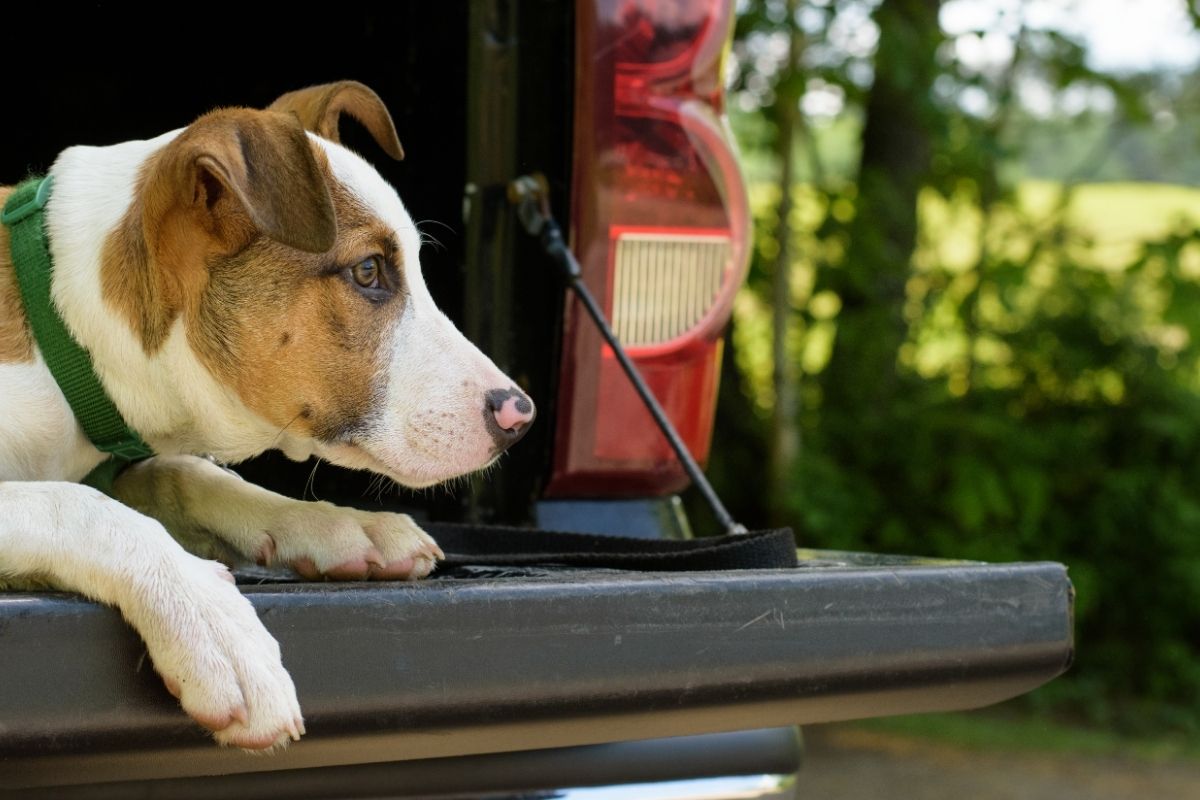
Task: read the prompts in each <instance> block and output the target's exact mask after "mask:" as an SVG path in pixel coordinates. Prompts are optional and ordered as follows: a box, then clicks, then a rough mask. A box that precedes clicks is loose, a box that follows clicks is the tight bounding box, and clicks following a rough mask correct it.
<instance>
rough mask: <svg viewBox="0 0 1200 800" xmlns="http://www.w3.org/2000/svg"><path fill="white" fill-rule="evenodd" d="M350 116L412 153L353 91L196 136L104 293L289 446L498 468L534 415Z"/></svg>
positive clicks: (173, 146)
mask: <svg viewBox="0 0 1200 800" xmlns="http://www.w3.org/2000/svg"><path fill="white" fill-rule="evenodd" d="M342 114H346V115H349V116H351V117H353V118H355V119H356V120H358V121H359V122H361V123H362V124H363V125H364V126H365V127H366V129H367V130H368V131H369V132H370V133H371V135H372V136H373V138H374V139H375V140H376V141H377V142H378V143H379V145H380V146H381V147H382V148H383V150H384V151H385V152H387V153H388V154H389V155H391V156H393V157H396V158H399V157H401V156H402V155H403V153H402V150H401V148H400V142H399V140H398V139H397V137H396V132H395V128H394V126H393V123H392V120H391V117H390V116H389V115H388V112H387V109H386V108H385V107H384V105H383V103H382V102H381V101H380V99H379V97H378V96H376V95H375V93H374V92H372V91H371V90H370V89H368V88H366V87H365V86H362V85H361V84H357V83H353V82H344V83H338V84H329V85H326V86H317V87H313V88H310V89H304V90H301V91H298V92H292V93H289V94H287V95H284V96H283V97H281V98H279V100H277V101H276V102H275V103H274V104H272V106H271V107H270V108H268V109H266V110H252V109H223V110H218V111H214V112H212V113H210V114H207V115H205V116H203V117H201V118H200V119H198V120H197V121H196V122H194V123H193V124H192V125H190V126H188V127H187V128H186V129H184V130H183V131H182V132H181V133H180V134H179V135H178V136H176V137H175V138H173V139H172V140H171V141H170V142H169V143H168V144H167V145H166V146H165V147H163V148H162V149H161V150H159V151H158V152H156V153H155V155H154V156H153V157H152V158H151V159H150V161H149V162H147V163H146V165H145V166H144V167H143V171H142V176H141V182H140V185H139V188H138V191H137V194H136V196H135V199H134V207H133V208H132V209H131V211H130V213H129V214H128V215H127V216H126V218H125V222H124V223H123V224H122V225H121V226H120V227H119V228H118V229H117V230H116V231H115V232H114V233H113V235H112V236H111V237H110V238H109V241H108V242H107V244H106V252H105V257H104V258H103V260H102V263H103V265H104V266H103V270H102V272H103V274H102V282H103V286H104V292H105V295H106V298H107V299H108V300H109V301H110V302H115V303H116V304H117V305H118V306H124V307H123V308H122V311H124V312H125V314H126V316H127V317H128V319H129V320H130V321H131V322H132V324H133V326H134V329H135V332H136V333H137V335H138V336H139V337H140V338H141V342H142V345H143V347H144V348H145V349H146V351H147V352H148V353H154V352H155V351H156V350H157V349H159V348H161V347H162V346H163V345H164V344H165V343H166V341H167V340H168V338H169V337H170V336H171V335H172V330H174V329H176V327H177V325H179V324H182V325H183V327H184V330H185V332H186V337H187V342H188V345H189V347H190V349H191V350H192V351H194V352H195V353H196V355H197V357H198V358H199V359H200V361H202V362H203V363H204V365H205V366H206V367H207V369H208V371H209V372H210V373H211V374H212V375H213V376H214V377H215V378H216V379H217V381H218V382H219V383H221V384H223V385H224V386H225V387H226V388H227V389H228V390H230V391H231V392H233V393H235V394H236V396H237V398H238V399H239V400H240V403H241V404H242V405H243V406H244V407H245V409H246V413H248V414H254V415H257V416H258V417H260V418H261V419H263V420H265V421H266V422H267V423H269V424H270V425H271V426H274V427H277V428H278V429H280V430H283V431H286V435H287V437H288V439H289V440H290V441H295V440H296V439H297V437H299V438H300V439H302V440H303V441H304V442H306V443H307V445H308V446H309V447H310V448H311V450H312V451H313V452H316V453H317V454H319V455H321V456H323V457H325V458H328V459H329V460H331V461H334V462H335V463H339V464H342V465H344V466H349V467H354V468H363V469H370V470H372V471H374V472H378V473H381V474H385V475H388V476H389V477H391V478H393V479H395V480H396V481H398V482H400V483H402V484H404V485H407V486H413V487H420V486H428V485H431V484H435V483H438V482H441V481H444V480H447V479H449V478H452V477H455V476H457V475H461V474H464V473H467V472H471V471H473V470H476V469H479V468H481V467H483V466H485V465H487V464H488V463H490V462H491V461H493V460H494V459H495V458H496V457H497V456H498V455H499V453H500V452H501V451H503V450H504V449H505V448H506V447H508V446H509V445H511V444H512V443H513V442H515V441H516V440H517V439H519V438H520V437H521V436H522V434H523V433H524V432H525V431H526V430H527V428H528V426H529V424H530V423H531V422H532V421H533V417H534V409H533V404H532V403H531V402H530V400H529V398H528V397H526V396H525V394H524V393H522V392H521V391H520V390H519V389H518V388H517V387H516V385H515V384H514V383H513V381H512V380H511V379H509V378H508V377H507V376H505V375H504V374H503V373H502V372H501V371H500V370H499V369H497V368H496V366H495V365H494V364H493V363H492V362H491V360H489V359H488V358H487V357H486V356H485V355H483V353H481V352H480V351H479V350H478V349H476V348H475V347H474V346H473V345H472V344H471V343H470V342H469V341H467V339H466V338H465V337H464V336H463V335H462V334H461V333H459V332H458V330H456V329H455V328H454V326H453V325H452V324H451V322H450V321H449V320H448V319H447V318H446V317H445V315H443V314H442V313H441V312H440V311H439V310H438V309H437V307H436V306H435V305H434V302H433V299H432V297H431V296H430V294H429V291H428V289H427V288H426V286H425V283H424V280H423V279H422V276H421V266H420V261H419V249H420V236H419V234H418V231H417V228H416V226H415V225H414V223H413V220H412V219H411V218H410V217H409V215H408V212H407V211H405V208H404V205H403V204H402V203H401V202H400V198H399V197H398V196H397V195H396V192H395V191H394V190H393V189H392V188H391V187H390V186H389V185H388V184H387V183H386V182H385V181H384V180H383V179H382V178H381V177H380V175H379V174H378V173H377V172H376V171H375V170H374V169H373V168H372V167H371V166H370V165H369V164H368V163H367V162H366V161H364V160H363V159H362V158H360V157H359V156H358V155H356V154H354V153H352V152H351V151H349V150H347V149H346V148H345V147H343V146H341V145H340V144H339V138H338V120H339V118H340V116H341V115H342ZM131 262H132V263H131ZM137 262H140V263H137ZM293 449H295V450H298V451H299V452H300V453H301V454H303V449H304V448H293Z"/></svg>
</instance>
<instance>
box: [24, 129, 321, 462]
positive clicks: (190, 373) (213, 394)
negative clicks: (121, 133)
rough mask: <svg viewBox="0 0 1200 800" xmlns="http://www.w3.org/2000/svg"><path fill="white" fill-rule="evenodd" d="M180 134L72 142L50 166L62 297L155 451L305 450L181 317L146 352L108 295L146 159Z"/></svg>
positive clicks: (78, 332)
mask: <svg viewBox="0 0 1200 800" xmlns="http://www.w3.org/2000/svg"><path fill="white" fill-rule="evenodd" d="M179 133H180V131H172V132H170V133H167V134H164V135H162V136H159V137H157V138H155V139H150V140H147V141H133V142H124V143H121V144H118V145H113V146H110V147H72V148H69V149H67V150H65V151H63V153H62V154H61V155H60V156H59V157H58V159H57V160H56V161H55V163H54V166H53V167H52V168H51V170H50V174H51V175H52V176H53V177H54V194H53V196H52V197H51V200H50V203H49V204H48V206H47V208H46V228H47V233H48V235H49V239H50V249H51V254H52V256H53V259H54V271H55V272H54V283H53V288H52V294H53V297H54V301H55V303H56V305H57V306H58V308H59V312H60V314H61V315H62V317H63V319H64V321H65V322H66V324H67V327H68V328H69V329H70V330H71V332H72V333H73V334H74V335H75V337H76V338H77V339H78V340H79V342H80V343H81V344H82V345H83V346H84V347H85V348H86V349H87V350H88V351H89V352H90V353H91V356H92V360H93V362H94V365H95V369H96V374H97V375H98V376H99V378H100V380H101V382H102V383H103V385H104V387H105V389H106V391H107V392H108V394H109V396H110V397H111V398H112V400H113V402H114V403H115V404H116V406H117V408H118V409H119V410H120V412H121V414H122V416H124V418H125V420H126V421H127V423H128V424H129V426H130V427H132V428H133V429H134V430H135V431H137V432H138V433H139V434H140V435H141V436H142V437H143V438H144V439H145V440H146V441H147V442H148V443H149V444H150V445H151V446H152V447H153V448H154V449H155V451H156V452H159V453H203V454H212V455H214V456H216V457H217V458H218V459H221V460H224V461H238V460H242V459H245V458H248V457H250V456H252V455H255V454H257V453H260V452H262V451H263V450H266V449H268V448H270V447H278V448H280V449H283V450H284V451H285V452H287V453H288V455H290V456H293V457H297V458H300V457H306V456H307V455H308V454H309V453H308V452H307V445H306V444H304V443H303V442H301V441H299V440H296V441H293V440H292V438H291V437H289V436H288V435H287V434H286V433H282V434H281V432H280V431H278V430H276V429H274V428H273V427H272V426H270V425H268V424H267V423H266V422H265V421H264V420H261V419H258V418H257V417H255V416H254V415H253V414H250V413H249V412H248V411H247V410H246V408H245V406H244V405H243V404H242V403H241V402H240V400H239V399H238V398H237V396H236V395H235V393H234V392H233V391H232V390H230V389H228V388H226V387H224V386H222V385H221V384H219V383H218V382H217V381H216V380H215V379H214V377H213V376H212V375H211V374H210V373H209V372H208V370H207V369H205V367H204V366H203V365H202V364H201V363H200V362H199V361H198V360H197V358H196V357H195V355H194V353H193V351H192V349H191V348H190V347H189V346H188V343H187V337H186V335H185V332H184V329H183V324H182V322H181V321H180V320H177V321H176V323H175V326H174V328H173V329H172V331H171V333H170V335H169V337H168V338H167V340H166V341H165V343H164V344H163V346H162V347H161V348H160V349H158V350H157V351H156V352H154V353H153V354H148V353H147V352H146V350H145V349H144V346H143V344H142V342H141V340H140V339H139V337H138V336H137V335H136V334H135V332H134V331H133V329H132V328H131V326H130V324H129V322H128V320H127V318H126V317H125V316H124V315H122V314H120V313H117V310H116V309H114V308H112V307H111V306H110V305H109V304H108V303H107V301H104V300H103V299H102V298H103V297H104V292H103V288H102V283H101V258H102V253H103V250H104V243H105V242H106V241H107V240H108V237H109V236H110V235H111V234H112V232H113V231H114V230H115V229H116V228H117V227H118V225H119V224H120V222H121V220H122V219H123V218H124V217H125V215H126V214H127V213H128V211H129V208H130V206H131V204H132V203H133V201H134V195H135V192H136V191H137V187H138V182H139V176H140V174H141V171H142V169H143V165H144V164H145V163H146V161H147V159H148V158H150V156H152V155H153V154H154V153H155V152H156V151H157V150H159V149H160V148H162V147H164V146H165V145H166V144H167V143H168V142H170V141H171V140H172V139H173V138H175V137H176V136H177V135H178V134H179ZM98 299H100V300H99V302H98Z"/></svg>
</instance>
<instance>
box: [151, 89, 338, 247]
mask: <svg viewBox="0 0 1200 800" xmlns="http://www.w3.org/2000/svg"><path fill="white" fill-rule="evenodd" d="M165 155H166V156H167V163H166V164H164V165H163V166H164V167H165V168H166V171H167V174H166V175H165V176H164V177H166V178H167V179H168V182H169V184H170V185H171V186H172V187H173V189H174V191H176V192H178V191H182V192H183V196H182V197H180V196H179V195H176V198H177V200H179V201H182V203H183V205H184V206H185V207H186V208H188V210H189V211H190V212H191V214H192V215H194V217H193V218H196V219H198V220H199V223H200V225H201V226H202V227H203V228H204V229H205V230H206V231H207V232H208V233H209V235H210V236H212V237H213V238H214V239H216V240H218V242H220V243H221V245H222V246H223V247H222V249H225V250H226V251H235V250H237V249H240V247H241V246H244V245H245V244H247V243H248V242H249V240H250V238H252V237H253V235H254V231H258V232H260V233H262V234H264V235H266V236H268V237H270V238H271V239H274V240H275V241H277V242H280V243H282V244H285V245H287V246H289V247H294V248H296V249H298V250H304V251H306V252H309V253H324V252H325V251H327V250H329V248H331V247H333V243H334V240H335V239H336V238H337V220H336V217H335V216H334V211H333V201H332V200H331V199H330V196H329V189H328V187H327V186H326V185H325V178H324V176H323V175H322V173H321V169H320V167H319V166H318V165H317V161H316V158H315V156H314V155H313V151H312V143H311V142H310V141H309V138H308V135H307V134H306V133H305V132H304V129H303V128H302V127H300V124H299V122H297V121H296V118H295V117H293V116H292V115H290V114H278V113H272V112H264V111H252V110H249V109H225V110H221V111H214V112H212V113H210V114H206V115H205V116H203V117H201V118H200V119H198V120H197V121H196V122H194V123H192V124H191V125H190V126H188V128H187V129H186V130H185V131H184V132H183V133H182V134H180V136H179V137H178V138H177V139H176V140H175V141H174V142H172V143H171V145H170V146H169V152H168V153H166V154H165Z"/></svg>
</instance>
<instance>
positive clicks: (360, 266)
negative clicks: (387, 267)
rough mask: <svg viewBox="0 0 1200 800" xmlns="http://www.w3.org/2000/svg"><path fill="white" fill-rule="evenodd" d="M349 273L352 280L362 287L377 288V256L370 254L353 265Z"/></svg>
mask: <svg viewBox="0 0 1200 800" xmlns="http://www.w3.org/2000/svg"><path fill="white" fill-rule="evenodd" d="M350 274H351V275H352V276H353V277H354V282H355V283H357V284H358V285H359V286H361V287H363V288H364V289H378V288H379V256H371V257H370V258H364V259H363V260H362V261H360V262H358V263H357V264H355V265H354V267H353V269H351V271H350Z"/></svg>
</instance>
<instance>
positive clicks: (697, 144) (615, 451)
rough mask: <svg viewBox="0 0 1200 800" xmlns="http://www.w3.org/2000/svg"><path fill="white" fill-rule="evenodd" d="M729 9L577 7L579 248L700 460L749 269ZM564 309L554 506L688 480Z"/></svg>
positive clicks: (705, 0) (706, 2) (575, 315)
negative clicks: (731, 104) (725, 81)
mask: <svg viewBox="0 0 1200 800" xmlns="http://www.w3.org/2000/svg"><path fill="white" fill-rule="evenodd" d="M732 6H733V2H732V0H658V1H657V2H656V0H579V9H578V15H577V20H578V22H577V25H578V36H577V45H576V52H577V60H578V63H577V67H576V81H577V87H576V102H577V106H576V110H575V146H574V152H575V166H574V177H573V187H574V191H573V196H572V203H571V239H572V248H573V249H574V251H575V252H576V254H577V255H578V256H579V260H580V263H581V265H582V268H583V273H584V279H585V280H586V282H587V284H588V286H589V287H590V288H591V290H592V291H593V292H594V293H595V294H596V296H597V297H598V298H601V302H602V303H603V305H604V308H605V311H606V313H607V316H608V317H609V319H610V320H612V323H613V327H614V329H615V330H616V332H617V335H618V336H619V337H620V339H621V341H622V343H623V344H624V345H625V346H626V347H627V349H628V350H629V354H630V356H631V357H632V359H633V360H634V362H635V363H636V364H637V365H638V368H639V369H640V370H641V372H642V374H643V375H644V376H645V378H646V381H647V383H649V385H650V387H651V389H652V390H653V391H654V394H655V396H656V397H657V398H658V400H659V402H661V403H662V405H663V407H664V409H665V410H666V412H667V415H668V416H669V417H670V418H671V420H672V422H674V424H675V426H676V427H677V428H678V430H679V433H680V435H681V436H682V437H683V440H684V441H685V442H686V443H687V445H688V448H689V449H690V450H691V452H692V454H693V455H694V456H695V457H696V459H697V460H699V461H700V462H701V463H703V462H704V461H705V459H706V458H707V456H708V449H709V443H710V439H711V437H712V425H713V415H714V412H715V409H716V396H717V381H718V376H719V374H720V359H721V331H722V329H723V328H724V326H725V323H726V322H727V321H728V319H729V314H730V308H731V305H732V303H733V296H734V293H735V292H736V291H737V288H738V287H739V286H740V285H741V283H742V280H743V279H744V277H745V270H746V265H747V261H748V241H749V235H750V230H749V213H748V207H747V202H746V191H745V184H744V183H743V180H742V176H741V172H740V170H739V168H738V163H737V158H736V154H735V151H734V147H733V144H732V138H731V136H730V134H729V132H728V129H727V127H726V125H725V120H724V117H723V115H722V114H723V100H724V92H723V87H722V77H723V76H722V71H723V70H722V67H723V64H724V56H725V54H726V52H727V50H728V45H729V39H730V36H731V33H732V24H733V8H732ZM577 302H578V301H575V300H569V301H568V303H569V305H568V308H567V316H566V325H565V329H564V336H565V337H566V338H565V342H564V347H563V369H562V371H561V381H562V383H561V385H560V387H559V399H560V404H559V414H558V428H557V431H556V444H555V457H554V470H553V474H552V475H551V480H550V482H549V484H548V486H547V494H548V495H551V496H565V495H574V496H588V495H591V496H595V495H643V496H645V495H654V494H664V493H668V492H674V491H678V490H680V489H682V488H683V487H684V486H686V485H687V477H686V475H685V474H684V472H683V470H682V468H681V467H680V465H679V462H678V460H677V459H676V458H675V456H674V454H673V453H672V452H671V449H670V446H669V445H668V443H667V440H666V438H665V437H663V435H662V434H661V433H660V432H659V431H658V429H657V428H656V427H655V425H654V421H653V419H652V418H651V416H650V414H649V412H647V411H646V409H645V408H644V407H643V406H642V404H641V401H640V400H639V399H638V397H637V395H636V394H635V393H634V391H633V389H632V388H631V387H630V385H629V383H628V379H627V378H626V377H625V375H624V374H622V372H621V368H620V365H619V364H618V363H617V361H616V359H615V357H614V355H613V353H612V351H611V349H609V348H608V347H607V345H605V344H604V343H603V341H602V340H601V338H600V336H599V334H598V333H597V332H596V331H595V329H594V328H593V327H592V325H591V322H590V320H588V319H587V318H586V315H585V314H584V313H583V310H582V309H581V308H579V307H578V306H577Z"/></svg>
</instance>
